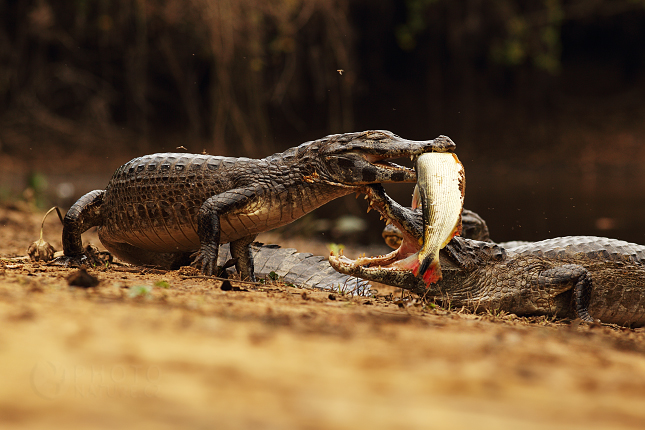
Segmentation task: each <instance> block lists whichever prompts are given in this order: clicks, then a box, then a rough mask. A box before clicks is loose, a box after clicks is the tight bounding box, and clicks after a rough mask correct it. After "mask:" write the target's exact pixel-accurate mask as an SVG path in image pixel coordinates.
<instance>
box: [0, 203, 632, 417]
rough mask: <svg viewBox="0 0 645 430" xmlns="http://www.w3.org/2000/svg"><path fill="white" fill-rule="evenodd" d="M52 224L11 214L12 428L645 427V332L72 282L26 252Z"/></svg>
mask: <svg viewBox="0 0 645 430" xmlns="http://www.w3.org/2000/svg"><path fill="white" fill-rule="evenodd" d="M41 216H42V214H40V213H32V212H31V211H28V210H25V208H23V207H21V206H20V205H9V206H6V205H5V206H4V207H0V257H2V260H0V321H1V322H2V327H3V329H2V330H1V331H0V369H2V370H1V372H2V376H1V380H2V384H0V423H2V428H3V429H9V428H63V426H64V427H65V428H70V429H71V428H90V427H91V428H115V427H117V426H129V427H135V426H136V427H137V428H144V426H147V428H178V427H181V428H261V429H271V428H275V429H284V428H308V429H322V428H336V429H357V428H371V429H377V428H398V429H407V428H455V429H460V428H478V429H502V428H520V429H542V428H567V429H572V428H580V429H606V428H612V429H627V428H634V429H635V428H639V429H640V428H643V427H644V426H645V331H643V329H636V330H632V329H627V328H617V327H608V326H601V325H575V324H573V325H572V324H570V322H568V321H551V320H547V319H544V318H534V319H525V318H518V317H516V316H514V315H490V314H479V315H472V314H469V313H467V312H460V311H458V310H452V311H449V310H443V309H437V308H432V307H431V306H423V305H422V304H421V303H419V302H418V301H416V300H399V295H398V294H394V295H393V296H392V295H389V294H385V290H383V289H381V290H380V292H379V294H378V295H377V296H376V297H357V298H351V297H344V296H339V295H331V296H330V293H329V292H316V291H310V290H307V291H306V290H301V289H297V288H293V287H288V286H284V285H261V284H256V285H248V284H241V283H236V282H233V283H232V287H233V289H232V290H229V291H224V290H222V289H221V288H220V286H221V283H220V282H219V281H214V280H210V279H203V278H191V277H189V276H188V274H189V273H190V272H189V271H184V272H181V271H180V272H160V271H152V272H151V271H145V270H140V269H138V268H133V267H126V266H113V267H111V268H109V269H100V270H99V269H89V272H90V273H91V274H92V275H94V276H96V277H98V278H99V279H100V281H101V282H100V284H99V285H98V287H96V288H90V289H82V288H72V287H70V286H68V281H67V277H68V276H69V275H70V274H72V273H73V272H75V271H76V269H64V268H56V267H48V266H45V265H43V264H39V263H32V262H30V261H28V260H24V259H23V260H20V259H16V258H15V257H20V256H24V255H25V249H26V248H27V246H28V245H29V243H30V242H32V241H34V240H36V239H37V238H38V229H39V225H40V218H41ZM60 230H61V228H60V223H59V222H58V220H57V219H56V217H51V218H50V219H49V220H48V222H47V224H46V232H45V239H46V240H49V241H50V242H52V244H53V245H54V246H55V247H56V248H57V249H59V250H60V249H61V245H60ZM87 240H89V241H91V242H93V243H98V241H97V239H96V236H95V235H92V234H89V235H88V236H87ZM236 287H237V288H236Z"/></svg>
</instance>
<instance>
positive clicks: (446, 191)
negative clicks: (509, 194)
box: [412, 152, 466, 284]
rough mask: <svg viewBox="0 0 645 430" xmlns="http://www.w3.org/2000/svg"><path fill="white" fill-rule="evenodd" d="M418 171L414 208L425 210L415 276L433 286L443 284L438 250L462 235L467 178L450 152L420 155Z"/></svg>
mask: <svg viewBox="0 0 645 430" xmlns="http://www.w3.org/2000/svg"><path fill="white" fill-rule="evenodd" d="M415 169H416V171H417V186H416V187H415V189H414V197H413V199H412V207H413V208H417V207H419V205H421V206H422V210H423V224H424V232H423V246H422V248H421V250H420V251H419V253H418V255H417V262H418V269H417V267H414V268H413V273H414V274H415V275H416V276H422V277H423V279H424V280H425V281H426V283H428V284H430V283H433V282H437V281H439V280H441V265H440V264H439V250H441V249H442V248H443V247H445V246H446V245H447V244H448V242H450V240H451V239H452V238H453V237H455V236H456V235H459V234H461V211H462V209H463V206H464V194H465V191H466V174H465V172H464V166H463V165H462V164H461V162H460V161H459V159H458V158H457V156H456V155H455V154H454V153H448V152H445V153H440V152H432V153H427V154H423V155H420V156H419V157H418V158H417V162H416V165H415ZM415 266H416V265H415Z"/></svg>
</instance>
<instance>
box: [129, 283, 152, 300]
mask: <svg viewBox="0 0 645 430" xmlns="http://www.w3.org/2000/svg"><path fill="white" fill-rule="evenodd" d="M151 291H152V286H151V285H135V286H134V287H130V288H129V291H128V297H130V298H131V299H133V298H136V297H144V298H150V297H151V296H150V292H151Z"/></svg>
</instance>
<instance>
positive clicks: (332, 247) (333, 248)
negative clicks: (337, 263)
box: [327, 243, 345, 255]
mask: <svg viewBox="0 0 645 430" xmlns="http://www.w3.org/2000/svg"><path fill="white" fill-rule="evenodd" d="M327 249H328V250H329V252H331V253H332V254H333V255H338V254H340V253H341V252H342V251H343V250H344V249H345V245H343V244H338V243H328V244H327Z"/></svg>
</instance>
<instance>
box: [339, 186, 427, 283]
mask: <svg viewBox="0 0 645 430" xmlns="http://www.w3.org/2000/svg"><path fill="white" fill-rule="evenodd" d="M366 196H367V199H368V200H369V205H370V208H372V209H375V210H377V211H378V212H379V213H380V214H381V217H382V218H384V219H385V221H386V223H388V224H389V223H392V224H394V225H395V226H396V227H397V228H398V229H399V230H400V232H401V234H402V239H401V245H400V246H399V247H398V248H397V249H395V250H394V251H392V252H390V253H389V254H386V255H379V256H376V257H358V258H357V259H356V260H351V259H349V258H347V257H345V256H344V255H342V253H341V254H340V255H335V254H332V255H330V256H329V263H330V264H331V266H332V267H333V268H334V269H336V270H337V271H339V272H341V273H345V274H347V275H351V276H355V277H359V278H363V279H366V280H368V281H374V282H380V283H383V284H388V285H393V286H399V287H403V286H406V287H408V288H409V287H415V286H417V285H418V284H419V283H424V284H427V283H429V282H428V281H427V280H423V279H420V278H417V276H416V273H417V271H418V269H419V260H418V253H419V251H420V250H421V246H422V244H423V217H422V214H421V212H420V211H415V210H411V209H410V208H405V207H402V206H401V205H399V204H398V203H396V202H395V201H393V200H392V199H390V198H389V197H388V196H387V195H386V194H385V192H384V191H383V188H382V187H381V186H380V185H373V186H370V187H367V192H366ZM425 275H427V276H428V277H432V274H431V273H430V271H428V272H426V274H425ZM425 275H424V278H426V276H425ZM432 281H434V280H432Z"/></svg>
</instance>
